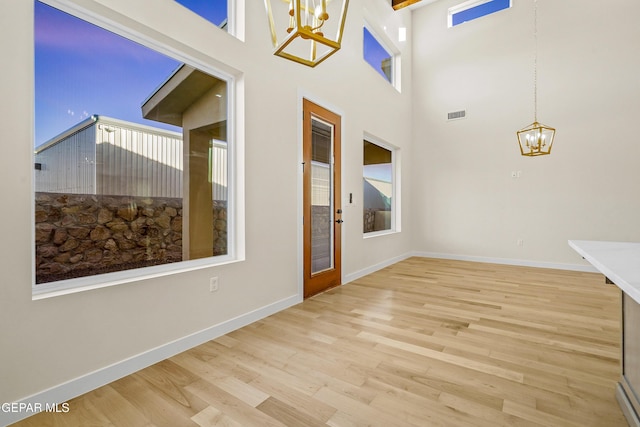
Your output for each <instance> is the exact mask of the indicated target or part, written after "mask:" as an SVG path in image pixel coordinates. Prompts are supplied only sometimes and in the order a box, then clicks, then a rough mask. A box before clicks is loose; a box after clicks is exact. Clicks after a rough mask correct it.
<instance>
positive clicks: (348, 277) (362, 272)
mask: <svg viewBox="0 0 640 427" xmlns="http://www.w3.org/2000/svg"><path fill="white" fill-rule="evenodd" d="M411 256H413V254H411V253H407V254H404V255H400V256H397V257H393V258H391V259H388V260H386V261H383V262H380V263H378V264H374V265H372V266H370V267H367V268H364V269H362V270H358V271H356V272H354V273H349V274H347V275H345V276H344V279H343V280H342V284H347V283H349V282H353V281H354V280H357V279H359V278H361V277H364V276H366V275H367V274H371V273H375V272H376V271H378V270H382V269H383V268H385V267H388V266H390V265H393V264H395V263H396V262H400V261H403V260H405V259H407V258H409V257H411ZM416 256H419V255H416Z"/></svg>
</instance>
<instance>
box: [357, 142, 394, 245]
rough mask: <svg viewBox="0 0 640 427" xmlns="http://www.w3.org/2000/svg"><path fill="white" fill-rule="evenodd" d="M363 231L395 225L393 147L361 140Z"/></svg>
mask: <svg viewBox="0 0 640 427" xmlns="http://www.w3.org/2000/svg"><path fill="white" fill-rule="evenodd" d="M363 163H364V164H363V185H364V187H363V193H362V198H363V207H364V212H363V214H364V230H363V231H364V233H374V232H380V231H390V230H393V228H394V222H395V221H394V215H395V209H394V202H395V200H394V193H395V188H394V187H395V186H394V179H393V178H394V174H395V167H394V151H393V150H392V149H390V148H386V147H383V146H381V145H378V144H375V143H373V142H370V141H367V140H364V162H363Z"/></svg>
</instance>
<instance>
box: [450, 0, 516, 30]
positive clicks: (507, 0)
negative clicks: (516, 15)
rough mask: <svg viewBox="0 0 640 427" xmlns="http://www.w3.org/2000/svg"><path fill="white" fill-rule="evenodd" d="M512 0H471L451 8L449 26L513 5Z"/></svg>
mask: <svg viewBox="0 0 640 427" xmlns="http://www.w3.org/2000/svg"><path fill="white" fill-rule="evenodd" d="M511 3H512V0H471V1H467V2H465V3H462V4H459V5H457V6H454V7H451V8H449V14H448V20H449V27H455V26H456V25H460V24H463V23H465V22H467V21H472V20H474V19H478V18H481V17H483V16H486V15H490V14H492V13H495V12H498V11H500V10H504V9H508V8H510V7H511Z"/></svg>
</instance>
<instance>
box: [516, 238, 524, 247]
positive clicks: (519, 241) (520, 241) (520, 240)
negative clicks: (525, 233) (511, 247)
mask: <svg viewBox="0 0 640 427" xmlns="http://www.w3.org/2000/svg"><path fill="white" fill-rule="evenodd" d="M516 245H518V246H524V240H522V239H518V240H517V241H516Z"/></svg>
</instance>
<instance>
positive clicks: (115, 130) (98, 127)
mask: <svg viewBox="0 0 640 427" xmlns="http://www.w3.org/2000/svg"><path fill="white" fill-rule="evenodd" d="M92 120H93V123H89V124H88V125H87V126H85V127H83V128H82V127H81V126H82V124H79V125H78V127H79V128H80V129H79V130H78V131H76V132H67V133H66V134H64V135H62V136H61V137H60V138H59V140H58V141H55V140H53V141H50V142H48V143H47V145H45V146H44V148H42V149H40V150H38V152H37V154H36V157H35V158H36V160H35V161H36V163H40V165H41V166H40V167H41V170H37V169H36V171H35V180H36V191H44V192H55V193H72V194H105V195H126V196H138V197H178V198H179V197H182V169H183V162H182V136H181V135H180V134H179V133H175V132H169V131H164V130H162V129H156V128H152V127H149V126H143V125H137V124H135V123H128V122H124V121H120V120H116V119H108V118H102V117H95V116H94V118H93V119H92ZM225 151H226V150H225ZM225 173H226V170H225Z"/></svg>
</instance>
